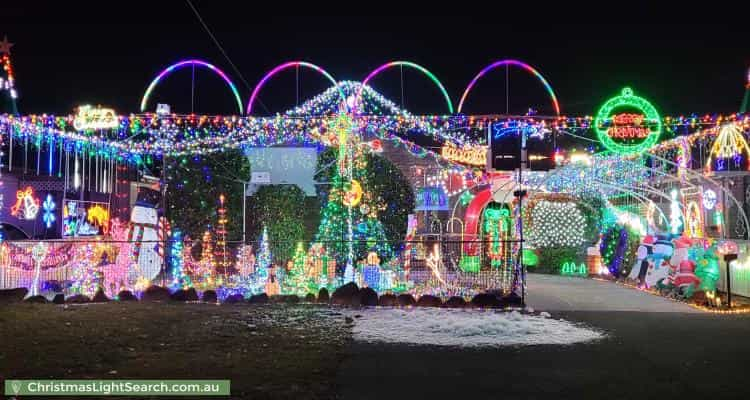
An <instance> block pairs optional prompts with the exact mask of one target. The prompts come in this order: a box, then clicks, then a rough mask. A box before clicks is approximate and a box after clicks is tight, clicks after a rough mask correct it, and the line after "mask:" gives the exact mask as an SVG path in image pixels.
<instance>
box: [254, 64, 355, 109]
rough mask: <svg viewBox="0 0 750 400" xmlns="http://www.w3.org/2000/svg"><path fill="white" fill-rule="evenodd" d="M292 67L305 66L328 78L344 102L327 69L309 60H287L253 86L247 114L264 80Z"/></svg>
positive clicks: (336, 83)
mask: <svg viewBox="0 0 750 400" xmlns="http://www.w3.org/2000/svg"><path fill="white" fill-rule="evenodd" d="M292 67H305V68H310V69H312V70H314V71H317V72H319V73H320V74H321V75H323V76H324V77H325V78H326V79H328V80H329V81H330V82H331V83H333V86H335V87H336V88H338V90H339V94H340V95H341V100H342V101H344V102H346V95H345V94H344V91H343V90H341V88H340V87H339V85H338V82H336V79H334V78H333V76H331V74H329V73H328V71H326V70H324V69H323V68H321V67H319V66H317V65H315V64H312V63H309V62H305V61H289V62H286V63H284V64H280V65H278V66H276V67H275V68H274V69H272V70H270V71H268V73H266V75H264V76H263V78H261V80H260V82H258V84H257V85H255V88H254V89H253V93H252V94H251V95H250V100H248V102H247V114H248V115H250V113H252V112H253V104H254V103H255V99H256V98H257V97H258V93H259V92H260V89H262V88H263V86H265V84H266V82H268V80H269V79H271V77H273V76H274V75H276V74H278V73H279V72H281V71H283V70H285V69H288V68H292Z"/></svg>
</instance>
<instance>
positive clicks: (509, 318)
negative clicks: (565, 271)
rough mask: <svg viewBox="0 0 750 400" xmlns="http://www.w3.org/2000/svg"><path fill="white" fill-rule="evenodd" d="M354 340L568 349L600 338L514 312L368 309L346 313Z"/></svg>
mask: <svg viewBox="0 0 750 400" xmlns="http://www.w3.org/2000/svg"><path fill="white" fill-rule="evenodd" d="M355 314H356V315H361V317H359V318H355V319H354V327H353V332H354V339H355V340H360V341H365V342H389V343H405V344H420V345H437V346H463V347H480V346H509V345H534V344H572V343H581V342H588V341H592V340H597V339H601V338H603V337H604V333H602V332H600V331H597V330H594V329H590V328H586V327H584V326H580V325H576V324H573V323H571V322H569V321H565V320H563V319H559V320H558V319H552V318H549V314H546V313H545V314H546V315H543V316H536V315H524V314H521V313H519V312H517V311H512V312H504V311H494V310H493V311H482V310H450V309H440V308H412V309H382V308H381V309H368V310H359V311H357V312H356V313H354V312H352V314H351V315H352V316H354V315H355Z"/></svg>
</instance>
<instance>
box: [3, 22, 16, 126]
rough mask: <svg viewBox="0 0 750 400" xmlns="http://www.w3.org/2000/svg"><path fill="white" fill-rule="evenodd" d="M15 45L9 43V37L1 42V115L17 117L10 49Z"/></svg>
mask: <svg viewBox="0 0 750 400" xmlns="http://www.w3.org/2000/svg"><path fill="white" fill-rule="evenodd" d="M11 47H13V43H10V42H8V37H7V36H5V37H3V40H2V41H0V99H2V100H0V102H1V103H2V106H0V113H8V114H13V115H17V114H18V108H17V107H16V98H18V93H16V88H15V82H16V81H15V78H14V77H13V66H12V65H11V62H10V48H11Z"/></svg>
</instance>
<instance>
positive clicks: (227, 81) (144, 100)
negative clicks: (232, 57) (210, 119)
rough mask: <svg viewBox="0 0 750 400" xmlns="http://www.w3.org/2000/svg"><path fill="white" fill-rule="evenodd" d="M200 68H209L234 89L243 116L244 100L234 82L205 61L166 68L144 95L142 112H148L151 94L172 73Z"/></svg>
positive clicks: (181, 62) (185, 61)
mask: <svg viewBox="0 0 750 400" xmlns="http://www.w3.org/2000/svg"><path fill="white" fill-rule="evenodd" d="M188 65H189V66H193V67H195V66H199V67H204V68H208V69H209V70H210V71H213V72H215V73H216V74H217V75H219V76H220V77H221V79H223V80H224V82H226V83H227V85H229V88H230V89H232V94H234V99H235V100H236V101H237V107H238V108H239V110H240V114H242V110H243V108H242V98H241V97H240V92H239V91H238V90H237V87H236V86H235V85H234V82H232V80H231V79H229V77H228V76H227V74H225V73H224V71H222V70H221V69H219V68H218V67H216V66H214V65H213V64H210V63H207V62H206V61H203V60H182V61H179V62H176V63H174V64H172V65H170V66H168V67H167V68H165V69H164V70H163V71H161V72H160V73H159V75H157V76H156V78H154V80H152V81H151V84H149V85H148V88H147V89H146V92H145V93H143V98H142V99H141V112H144V111H145V110H146V104H147V103H148V98H149V96H151V92H153V90H154V88H156V85H157V84H158V83H159V82H161V80H162V79H164V78H165V77H166V76H167V75H169V74H171V73H172V72H174V71H176V70H178V69H181V68H184V67H186V66H188Z"/></svg>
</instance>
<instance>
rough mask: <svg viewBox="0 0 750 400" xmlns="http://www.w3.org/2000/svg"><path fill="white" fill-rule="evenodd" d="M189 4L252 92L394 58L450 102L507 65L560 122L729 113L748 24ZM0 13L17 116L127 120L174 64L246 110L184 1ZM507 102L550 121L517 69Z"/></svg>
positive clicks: (176, 93)
mask: <svg viewBox="0 0 750 400" xmlns="http://www.w3.org/2000/svg"><path fill="white" fill-rule="evenodd" d="M63 3H64V4H63ZM71 3H75V4H71ZM113 4H115V5H116V4H120V6H118V7H113V6H112V5H113ZM194 4H195V6H196V7H197V8H198V10H199V11H200V13H201V14H202V16H203V18H204V20H205V21H206V23H207V24H208V25H209V26H210V28H211V29H212V30H213V31H214V33H215V35H216V37H217V38H218V40H219V41H220V42H221V44H222V45H223V46H224V48H225V49H226V51H227V53H228V55H229V57H231V59H232V61H233V62H234V63H235V64H236V65H237V67H238V68H239V70H240V72H241V73H242V76H244V78H245V79H246V80H247V81H248V82H249V85H250V86H254V85H255V84H256V83H257V82H258V80H260V78H261V77H262V76H263V74H264V73H265V72H266V71H267V70H269V69H271V68H273V67H274V66H275V65H277V64H279V63H282V62H284V61H289V60H295V59H302V60H306V61H309V62H312V63H315V64H318V65H320V66H322V67H323V68H325V69H327V70H328V71H329V72H331V74H333V75H334V76H335V77H336V78H337V79H341V80H343V79H353V80H360V79H362V78H363V77H364V76H365V74H366V73H367V72H368V71H370V70H371V69H373V68H375V67H377V66H378V65H380V64H382V63H383V62H386V61H389V60H396V59H401V60H409V61H413V62H416V63H418V64H421V65H423V66H424V67H426V68H428V69H429V70H431V71H432V72H433V73H435V74H436V75H437V76H438V77H439V78H440V79H441V80H442V82H443V83H444V84H445V86H446V87H447V89H448V91H449V93H450V95H451V97H452V98H453V101H454V104H457V103H458V100H459V98H460V96H461V93H462V92H463V90H464V88H465V87H466V85H467V84H468V82H469V81H470V80H471V79H472V78H473V76H474V75H476V74H477V73H478V72H479V70H480V69H481V68H483V67H484V66H485V65H487V64H489V63H491V62H492V61H496V60H500V59H504V58H517V59H520V60H524V61H525V62H527V63H529V64H532V65H533V66H535V67H536V68H538V69H539V70H540V71H541V72H542V74H543V75H545V76H546V78H547V79H548V80H549V81H550V83H551V84H552V86H553V88H554V89H555V91H556V92H557V96H558V98H559V100H560V103H561V106H562V109H563V112H564V113H565V114H568V115H591V114H593V113H594V112H595V111H596V108H597V107H598V106H599V104H601V103H602V102H603V101H604V100H606V99H607V98H608V97H610V96H612V95H615V94H617V93H618V92H619V91H620V89H621V88H622V87H623V86H626V85H628V86H631V87H632V88H633V89H634V91H635V92H636V94H640V95H642V96H644V97H646V98H648V99H650V100H651V101H652V102H653V103H654V105H655V106H656V107H657V109H658V110H660V111H661V112H662V113H663V114H670V115H676V114H689V113H693V112H697V113H700V114H704V113H715V112H722V113H729V112H734V111H737V109H738V108H739V105H740V102H741V100H742V95H743V91H744V84H745V77H746V75H747V68H748V66H750V45H748V39H747V38H748V37H750V25H748V24H725V25H702V24H689V25H667V24H664V23H659V24H651V25H612V24H607V25H604V24H601V25H585V24H580V23H579V22H576V23H565V21H564V19H561V20H562V22H563V23H560V22H558V23H550V22H541V21H540V22H537V21H535V20H534V19H533V18H532V17H531V16H529V17H526V18H518V19H517V20H519V21H520V22H523V24H519V25H511V24H507V23H506V22H505V19H503V18H499V17H498V16H493V17H492V18H486V19H482V18H477V17H461V16H454V17H426V16H424V17H403V16H402V17H382V16H377V17H376V16H364V17H343V16H338V17H337V16H327V17H320V16H314V17H289V16H273V15H267V14H265V13H262V12H258V11H257V9H256V10H252V9H248V10H242V9H237V8H236V6H232V7H229V6H228V5H236V4H238V3H237V2H227V3H223V2H219V1H200V0H194ZM2 13H3V24H2V25H0V36H2V35H3V34H7V35H8V38H9V40H10V41H11V42H13V43H15V46H14V47H13V49H12V57H13V63H14V69H15V73H16V79H17V82H16V86H17V89H18V91H19V93H20V96H21V98H20V102H19V108H20V110H21V112H22V113H26V114H28V113H42V112H47V113H56V114H61V113H69V112H72V110H73V108H74V107H75V106H76V105H78V104H84V103H93V104H102V105H107V106H111V107H114V108H115V109H116V110H117V111H118V112H120V113H130V112H137V111H138V105H139V102H140V98H141V96H142V94H143V92H144V90H145V89H146V87H147V85H148V83H149V82H150V80H151V79H153V77H154V76H155V75H156V74H157V73H158V72H159V71H160V70H161V69H163V68H165V67H166V66H168V65H169V64H171V63H174V62H176V61H179V60H181V59H185V58H200V59H204V60H207V61H209V62H211V63H213V64H215V65H216V66H218V67H220V68H221V69H223V70H224V71H226V72H227V73H228V74H229V75H230V77H231V78H232V79H233V80H234V81H235V83H236V84H237V86H238V88H239V89H240V92H241V95H242V98H243V103H246V102H247V100H248V98H249V94H250V91H251V89H250V88H248V87H247V85H245V84H244V83H243V82H242V79H241V78H240V76H239V75H238V74H237V73H236V72H235V71H234V70H233V69H232V68H231V66H230V65H229V63H228V62H227V61H226V59H225V58H224V57H223V56H222V54H221V53H220V51H219V50H218V49H217V47H216V46H215V45H214V44H213V42H212V41H211V39H210V38H209V36H208V35H207V34H206V32H205V31H204V30H203V28H202V27H201V25H200V24H199V22H198V20H197V19H196V17H195V15H194V14H193V12H192V11H191V10H190V8H189V7H188V5H187V3H185V2H182V1H173V2H161V1H157V0H152V1H150V2H137V1H128V2H121V3H111V4H109V5H105V3H91V4H89V3H80V2H50V3H39V2H30V1H26V2H19V1H14V2H12V3H11V4H4V5H3V10H2ZM673 20H678V19H670V21H673ZM727 25H728V26H727ZM743 29H744V31H743ZM300 76H301V84H300V90H301V93H300V97H301V99H302V100H303V99H304V98H307V97H310V96H312V95H314V94H316V93H318V92H319V91H321V90H323V89H324V88H325V87H326V86H327V84H326V82H325V81H324V80H323V79H322V78H321V77H319V76H318V75H316V74H315V73H314V72H312V71H306V70H302V72H301V74H300ZM400 80H401V77H400V72H399V70H393V71H390V72H388V73H384V74H383V75H382V76H381V77H379V78H377V79H376V80H374V81H373V82H372V86H373V87H374V88H375V89H377V90H379V91H381V92H382V93H383V94H385V95H386V96H388V97H390V98H391V99H392V100H394V101H395V102H397V103H401V101H402V99H401V92H402V90H401V85H400ZM190 82H191V73H190V71H189V70H183V71H179V72H175V73H174V74H173V75H172V76H171V77H170V78H169V79H167V81H166V82H165V83H164V84H163V85H161V86H159V87H158V88H157V89H156V92H155V94H154V97H153V98H152V101H151V104H155V102H156V101H158V102H166V103H169V104H171V105H172V109H173V111H177V112H189V111H190V107H191V105H190V103H191V102H190V98H191V95H190V93H191V85H190ZM504 85H505V71H504V70H502V69H499V70H497V71H496V72H495V73H493V74H490V75H488V76H486V77H485V78H483V79H482V80H480V83H479V85H478V86H477V88H476V89H475V91H474V92H472V94H471V95H470V97H469V100H468V102H467V104H466V105H465V109H464V111H465V112H467V113H490V112H504V111H505V108H506V104H505V86H504ZM403 93H404V95H405V97H404V99H403V100H404V104H405V106H406V108H407V109H409V110H411V111H412V112H415V113H420V114H424V113H445V112H446V111H447V109H446V106H445V104H444V102H443V100H442V98H441V97H440V96H439V93H438V91H437V90H436V89H435V88H434V87H433V86H432V84H431V83H430V82H429V80H428V79H427V78H425V77H422V76H421V75H420V74H418V73H416V72H414V71H410V70H404V90H403ZM509 94H510V105H509V109H510V111H511V112H525V111H526V109H527V108H528V107H534V108H536V109H538V110H539V111H540V112H541V113H549V112H551V106H550V102H549V100H548V97H547V96H546V94H545V92H544V90H543V89H542V87H541V85H540V84H538V83H537V82H536V81H535V80H534V79H533V78H531V77H530V76H529V75H528V74H527V73H525V72H523V71H520V70H515V69H511V72H510V91H509ZM195 99H196V103H195V104H196V106H195V111H196V112H200V113H222V114H231V113H236V106H235V105H234V103H233V100H232V97H231V95H230V93H229V91H228V89H226V88H225V87H224V86H223V83H222V82H221V81H220V80H219V78H216V77H214V76H212V75H211V74H209V73H207V72H204V71H200V70H199V71H198V72H197V73H196V98H195ZM261 100H262V102H263V106H257V110H258V113H259V114H270V113H275V112H281V111H284V110H285V109H287V108H289V107H290V106H292V105H294V103H295V102H296V91H295V73H294V71H293V70H290V71H288V72H287V73H285V74H282V75H280V76H279V77H278V79H274V80H273V81H272V82H271V83H269V85H268V86H267V87H265V88H264V89H263V91H262V93H261ZM263 107H265V109H264V108H263Z"/></svg>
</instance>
